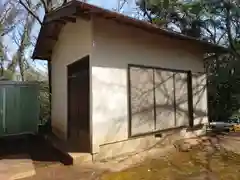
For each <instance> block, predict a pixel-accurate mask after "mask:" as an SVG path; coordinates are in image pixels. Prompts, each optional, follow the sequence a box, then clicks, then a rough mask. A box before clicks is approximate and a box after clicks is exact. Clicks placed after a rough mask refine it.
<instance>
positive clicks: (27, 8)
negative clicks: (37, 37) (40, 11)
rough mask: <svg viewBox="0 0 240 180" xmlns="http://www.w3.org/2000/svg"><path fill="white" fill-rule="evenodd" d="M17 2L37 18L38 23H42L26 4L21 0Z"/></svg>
mask: <svg viewBox="0 0 240 180" xmlns="http://www.w3.org/2000/svg"><path fill="white" fill-rule="evenodd" d="M19 3H20V4H21V5H22V6H23V7H24V8H25V9H26V10H27V12H28V13H29V14H30V15H31V16H33V17H34V18H35V19H36V20H37V22H38V23H39V24H40V25H42V21H41V20H40V18H39V17H38V16H37V15H36V14H35V13H34V12H32V10H31V9H30V8H29V7H27V6H26V5H25V4H24V3H23V2H22V0H19Z"/></svg>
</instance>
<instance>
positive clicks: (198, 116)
mask: <svg viewBox="0 0 240 180" xmlns="http://www.w3.org/2000/svg"><path fill="white" fill-rule="evenodd" d="M205 82H206V78H205V76H204V75H202V74H200V73H198V74H194V75H193V76H192V91H193V112H194V125H197V124H201V123H204V122H203V121H204V118H206V116H207V109H206V104H207V99H206V85H205ZM130 91H131V93H130V94H131V96H130V99H131V104H130V105H131V124H132V126H131V131H132V135H135V134H141V133H147V132H152V131H157V130H165V129H170V128H176V127H181V126H188V125H189V111H188V83H187V73H185V72H171V71H165V70H158V69H157V70H155V69H150V68H136V67H133V68H130ZM155 113H156V114H155ZM205 123H206V122H205Z"/></svg>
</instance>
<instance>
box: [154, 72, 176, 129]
mask: <svg viewBox="0 0 240 180" xmlns="http://www.w3.org/2000/svg"><path fill="white" fill-rule="evenodd" d="M173 88H174V87H173V72H170V71H163V70H155V97H156V130H163V129H169V128H173V127H174V126H175V117H174V116H175V112H174V91H173V90H174V89H173Z"/></svg>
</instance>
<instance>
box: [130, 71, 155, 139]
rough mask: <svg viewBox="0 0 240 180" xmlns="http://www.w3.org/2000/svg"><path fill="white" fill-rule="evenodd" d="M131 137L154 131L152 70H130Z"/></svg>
mask: <svg viewBox="0 0 240 180" xmlns="http://www.w3.org/2000/svg"><path fill="white" fill-rule="evenodd" d="M130 90H131V97H130V98H131V113H132V114H131V120H132V129H131V131H132V135H136V134H142V133H146V132H152V131H154V101H153V69H149V68H135V67H131V68H130Z"/></svg>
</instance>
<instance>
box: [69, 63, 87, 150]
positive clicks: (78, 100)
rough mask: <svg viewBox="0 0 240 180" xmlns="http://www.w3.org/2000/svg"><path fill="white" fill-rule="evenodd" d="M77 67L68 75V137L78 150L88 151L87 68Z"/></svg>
mask: <svg viewBox="0 0 240 180" xmlns="http://www.w3.org/2000/svg"><path fill="white" fill-rule="evenodd" d="M75 66H76V64H75ZM74 68H76V67H74ZM77 69H78V71H77V72H70V73H69V77H68V99H69V101H68V113H69V115H68V118H69V119H68V139H69V141H70V142H71V143H72V144H73V145H74V147H76V148H77V150H78V151H79V152H90V147H91V146H90V120H89V113H90V112H89V69H88V67H87V68H81V66H79V68H77Z"/></svg>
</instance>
